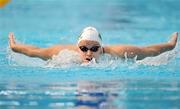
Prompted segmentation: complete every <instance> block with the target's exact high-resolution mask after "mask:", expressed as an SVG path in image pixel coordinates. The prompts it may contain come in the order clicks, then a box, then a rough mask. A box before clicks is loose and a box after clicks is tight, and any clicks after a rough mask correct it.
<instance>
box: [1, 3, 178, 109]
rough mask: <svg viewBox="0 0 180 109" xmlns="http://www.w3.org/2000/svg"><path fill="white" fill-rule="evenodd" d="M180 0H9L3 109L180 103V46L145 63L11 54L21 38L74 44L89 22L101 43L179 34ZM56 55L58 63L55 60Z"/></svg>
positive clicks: (149, 107)
mask: <svg viewBox="0 0 180 109" xmlns="http://www.w3.org/2000/svg"><path fill="white" fill-rule="evenodd" d="M179 4H180V1H179V0H158V1H157V0H149V1H148V0H146V1H145V0H135V1H132V0H91V1H87V0H25V1H23V0H12V1H11V2H9V4H7V5H6V6H5V7H4V8H1V9H0V109H75V108H77V109H179V108H180V52H179V50H180V49H179V47H178V46H179V44H177V46H176V48H175V49H174V50H173V51H169V52H166V53H163V54H162V55H159V56H157V57H153V58H146V59H144V60H141V61H135V62H134V61H133V62H132V61H131V60H128V59H127V60H126V61H122V60H121V59H113V58H112V57H110V56H109V55H107V56H104V57H102V58H101V61H100V62H99V63H97V64H95V63H94V64H91V65H80V64H76V63H71V62H69V60H68V59H69V58H70V59H71V61H72V60H74V59H75V58H74V55H72V54H71V53H70V52H71V51H67V52H64V53H62V55H61V56H65V58H64V57H63V58H64V59H63V58H62V57H61V56H57V57H55V58H54V60H49V61H43V60H41V59H37V58H29V57H27V56H24V55H21V54H17V53H14V52H12V51H11V50H10V49H9V47H8V33H9V32H14V34H15V36H16V40H17V42H19V43H25V44H32V45H35V46H39V47H49V46H52V45H54V44H76V41H77V39H78V36H79V34H80V32H81V31H82V29H83V28H85V27H86V26H94V27H96V28H97V29H98V31H100V33H101V36H102V39H103V43H104V45H109V44H133V45H137V46H144V45H150V44H156V43H161V42H167V41H168V40H169V39H170V35H171V34H172V33H173V32H176V31H177V32H180V20H179V19H180V13H179V12H180V7H179ZM56 60H58V62H57V61H56Z"/></svg>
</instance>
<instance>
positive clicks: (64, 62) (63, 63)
mask: <svg viewBox="0 0 180 109" xmlns="http://www.w3.org/2000/svg"><path fill="white" fill-rule="evenodd" d="M80 63H82V60H81V58H80V56H79V54H78V53H77V52H75V51H72V50H67V49H65V50H62V51H61V52H59V54H58V55H54V56H53V57H52V59H50V60H48V61H47V67H62V68H64V67H69V66H74V65H80Z"/></svg>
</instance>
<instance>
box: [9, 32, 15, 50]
mask: <svg viewBox="0 0 180 109" xmlns="http://www.w3.org/2000/svg"><path fill="white" fill-rule="evenodd" d="M14 45H15V39H14V33H13V32H10V33H9V46H10V47H11V48H13V46H14Z"/></svg>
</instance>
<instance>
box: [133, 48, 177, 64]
mask: <svg viewBox="0 0 180 109" xmlns="http://www.w3.org/2000/svg"><path fill="white" fill-rule="evenodd" d="M177 53H178V52H177V51H176V50H175V49H174V50H172V51H167V52H164V53H162V54H160V55H158V56H155V57H147V58H145V59H143V60H139V61H136V63H137V64H143V65H154V66H159V65H166V64H168V63H169V62H170V61H171V60H172V59H174V58H175V56H176V54H177Z"/></svg>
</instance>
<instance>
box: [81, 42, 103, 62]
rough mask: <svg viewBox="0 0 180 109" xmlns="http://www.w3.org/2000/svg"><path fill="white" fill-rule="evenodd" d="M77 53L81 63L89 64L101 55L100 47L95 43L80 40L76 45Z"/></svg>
mask: <svg viewBox="0 0 180 109" xmlns="http://www.w3.org/2000/svg"><path fill="white" fill-rule="evenodd" d="M78 51H79V53H80V56H81V58H82V60H83V62H89V61H91V60H92V59H93V58H95V59H97V58H98V57H99V56H100V55H101V53H102V47H101V46H100V44H99V43H98V42H97V41H90V40H81V41H80V42H79V44H78Z"/></svg>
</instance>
